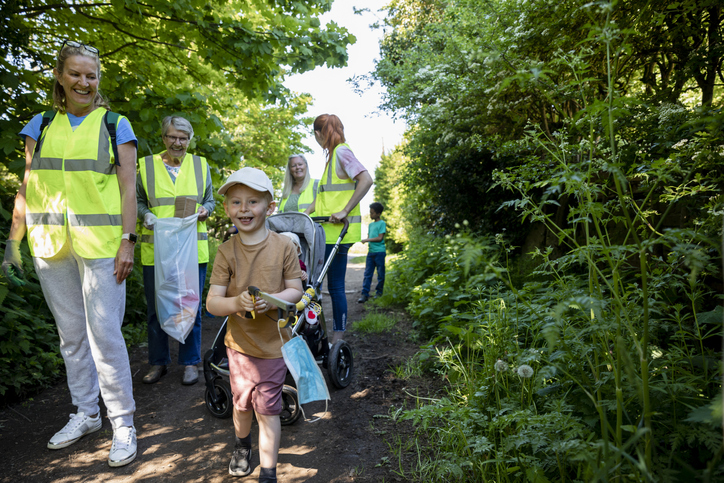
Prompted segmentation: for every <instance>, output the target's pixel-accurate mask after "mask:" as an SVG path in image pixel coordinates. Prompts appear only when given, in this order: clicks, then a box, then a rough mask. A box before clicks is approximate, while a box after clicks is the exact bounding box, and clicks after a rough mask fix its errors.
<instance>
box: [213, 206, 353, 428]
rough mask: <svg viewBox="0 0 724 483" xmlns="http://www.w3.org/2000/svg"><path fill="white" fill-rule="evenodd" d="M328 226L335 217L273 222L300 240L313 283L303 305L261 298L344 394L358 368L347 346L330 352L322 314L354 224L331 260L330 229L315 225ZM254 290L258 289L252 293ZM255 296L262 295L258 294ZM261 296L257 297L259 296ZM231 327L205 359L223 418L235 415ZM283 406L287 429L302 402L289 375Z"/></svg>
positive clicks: (300, 216)
mask: <svg viewBox="0 0 724 483" xmlns="http://www.w3.org/2000/svg"><path fill="white" fill-rule="evenodd" d="M328 221H329V217H314V218H310V217H309V216H308V215H307V214H305V213H298V212H289V213H277V214H275V215H272V216H270V217H269V218H267V227H268V228H269V229H270V230H272V231H275V232H277V233H282V232H292V233H295V234H296V235H297V236H298V237H299V241H300V244H301V248H302V261H303V262H304V264H305V265H306V267H307V282H306V286H305V287H304V288H305V290H306V291H305V294H304V297H303V298H302V300H301V301H300V302H299V303H297V304H296V305H295V304H289V303H287V302H284V301H280V300H278V299H274V298H273V297H272V298H269V299H266V297H267V295H266V294H263V293H258V292H257V293H258V294H259V296H262V297H265V299H266V300H268V302H270V303H271V304H274V305H276V306H277V307H278V310H279V319H280V324H283V323H284V322H283V320H282V319H288V321H289V322H290V323H291V327H292V334H293V335H299V336H301V337H302V338H304V340H305V341H306V343H307V345H308V346H309V349H310V351H311V352H312V355H313V356H314V358H315V359H316V360H317V363H318V364H321V365H322V367H323V368H325V369H327V372H328V375H329V380H330V381H331V382H332V384H333V385H334V386H335V387H336V388H338V389H342V388H345V387H347V386H348V385H349V383H350V382H351V379H352V368H353V365H354V363H353V358H352V349H350V347H349V345H348V344H347V343H346V342H345V341H343V340H339V341H337V342H335V344H334V345H333V346H332V347H330V345H329V342H328V340H327V334H326V330H325V320H324V313H323V312H322V305H321V287H322V282H323V281H324V276H325V275H326V273H327V270H328V268H329V265H330V263H331V261H332V260H333V259H334V256H335V255H336V254H337V250H338V249H339V245H340V243H341V242H342V239H343V238H344V236H345V234H346V233H347V228H348V226H349V222H348V221H347V219H344V220H343V222H344V228H343V229H342V232H341V233H340V235H339V238H338V239H337V242H336V243H335V246H334V249H333V250H332V253H331V254H330V256H329V257H328V258H327V260H325V259H324V252H325V233H324V229H323V228H322V227H321V225H319V224H318V223H315V222H320V223H324V222H328ZM250 289H254V288H253V287H250ZM254 290H257V291H258V289H254ZM257 293H255V294H254V295H257ZM227 321H228V317H227V318H226V319H225V320H224V323H223V324H222V326H221V328H220V329H219V332H218V334H216V338H215V339H214V343H213V345H212V346H211V349H209V350H208V351H206V354H205V355H204V379H205V380H206V393H205V399H206V407H207V409H208V410H209V411H210V412H211V414H212V415H213V416H215V417H217V418H228V417H230V416H231V414H232V412H233V401H232V394H231V385H230V384H229V381H228V378H229V365H228V360H227V358H226V346H225V345H224V336H225V335H226V324H227ZM282 406H283V407H282V413H281V415H280V419H281V424H282V425H289V424H293V423H294V422H295V421H297V419H299V417H300V416H301V413H302V412H301V408H300V406H299V397H298V395H297V390H296V388H295V383H294V379H293V378H292V377H291V374H290V373H289V372H287V378H286V381H285V384H284V387H283V389H282Z"/></svg>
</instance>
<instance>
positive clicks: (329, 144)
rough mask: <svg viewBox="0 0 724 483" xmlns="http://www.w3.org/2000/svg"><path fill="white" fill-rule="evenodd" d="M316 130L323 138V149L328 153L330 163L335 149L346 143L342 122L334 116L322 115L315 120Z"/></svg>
mask: <svg viewBox="0 0 724 483" xmlns="http://www.w3.org/2000/svg"><path fill="white" fill-rule="evenodd" d="M314 130H315V131H319V133H320V134H321V136H322V149H324V150H326V151H327V160H328V161H329V160H330V159H332V153H333V152H334V148H336V147H337V146H339V145H340V144H342V143H343V142H345V139H344V126H343V125H342V121H340V120H339V118H338V117H337V116H335V115H334V114H322V115H321V116H318V117H317V119H315V120H314Z"/></svg>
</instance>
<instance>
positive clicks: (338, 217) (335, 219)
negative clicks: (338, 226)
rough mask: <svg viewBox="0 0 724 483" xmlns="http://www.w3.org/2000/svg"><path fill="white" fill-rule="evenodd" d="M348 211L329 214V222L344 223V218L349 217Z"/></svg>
mask: <svg viewBox="0 0 724 483" xmlns="http://www.w3.org/2000/svg"><path fill="white" fill-rule="evenodd" d="M347 214H348V212H347V211H345V210H342V211H340V212H338V213H333V214H331V215H329V222H330V223H342V219H344V218H346V217H347Z"/></svg>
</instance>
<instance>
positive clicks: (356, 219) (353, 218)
mask: <svg viewBox="0 0 724 483" xmlns="http://www.w3.org/2000/svg"><path fill="white" fill-rule="evenodd" d="M347 221H349V222H350V223H362V217H361V216H348V217H347Z"/></svg>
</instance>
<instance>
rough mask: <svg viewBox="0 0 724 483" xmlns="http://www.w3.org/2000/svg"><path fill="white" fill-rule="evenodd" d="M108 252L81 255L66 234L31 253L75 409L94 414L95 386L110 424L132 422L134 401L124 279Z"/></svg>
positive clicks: (95, 403) (97, 408)
mask: <svg viewBox="0 0 724 483" xmlns="http://www.w3.org/2000/svg"><path fill="white" fill-rule="evenodd" d="M114 261H115V260H114V259H113V258H100V259H86V258H82V257H80V256H79V255H78V254H77V253H75V250H73V247H72V244H71V241H70V237H68V239H67V240H66V243H65V246H64V247H63V248H62V249H61V250H60V252H58V253H57V254H56V255H55V256H53V257H51V258H33V262H34V264H35V271H36V273H37V274H38V278H39V279H40V286H41V287H42V288H43V294H44V295H45V301H46V302H47V303H48V306H49V307H50V310H51V312H52V313H53V316H54V317H55V324H56V326H57V327H58V335H59V336H60V353H61V355H62V356H63V360H64V361H65V369H66V372H67V375H68V388H69V389H70V394H71V397H72V399H73V404H74V405H75V406H77V407H78V411H83V412H84V413H86V414H88V415H93V414H97V413H98V412H99V411H100V408H99V406H98V391H99V386H100V393H101V395H102V396H103V402H104V403H105V405H106V408H107V409H108V419H110V421H111V424H112V425H113V429H116V428H119V427H122V426H132V425H133V413H134V412H135V410H136V403H135V402H134V400H133V383H132V381H131V366H130V363H129V361H128V351H127V350H126V344H125V342H124V340H123V335H122V334H121V324H122V323H123V314H124V312H125V310H126V282H125V281H124V282H123V283H121V284H118V283H116V276H115V275H113V268H114Z"/></svg>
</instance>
